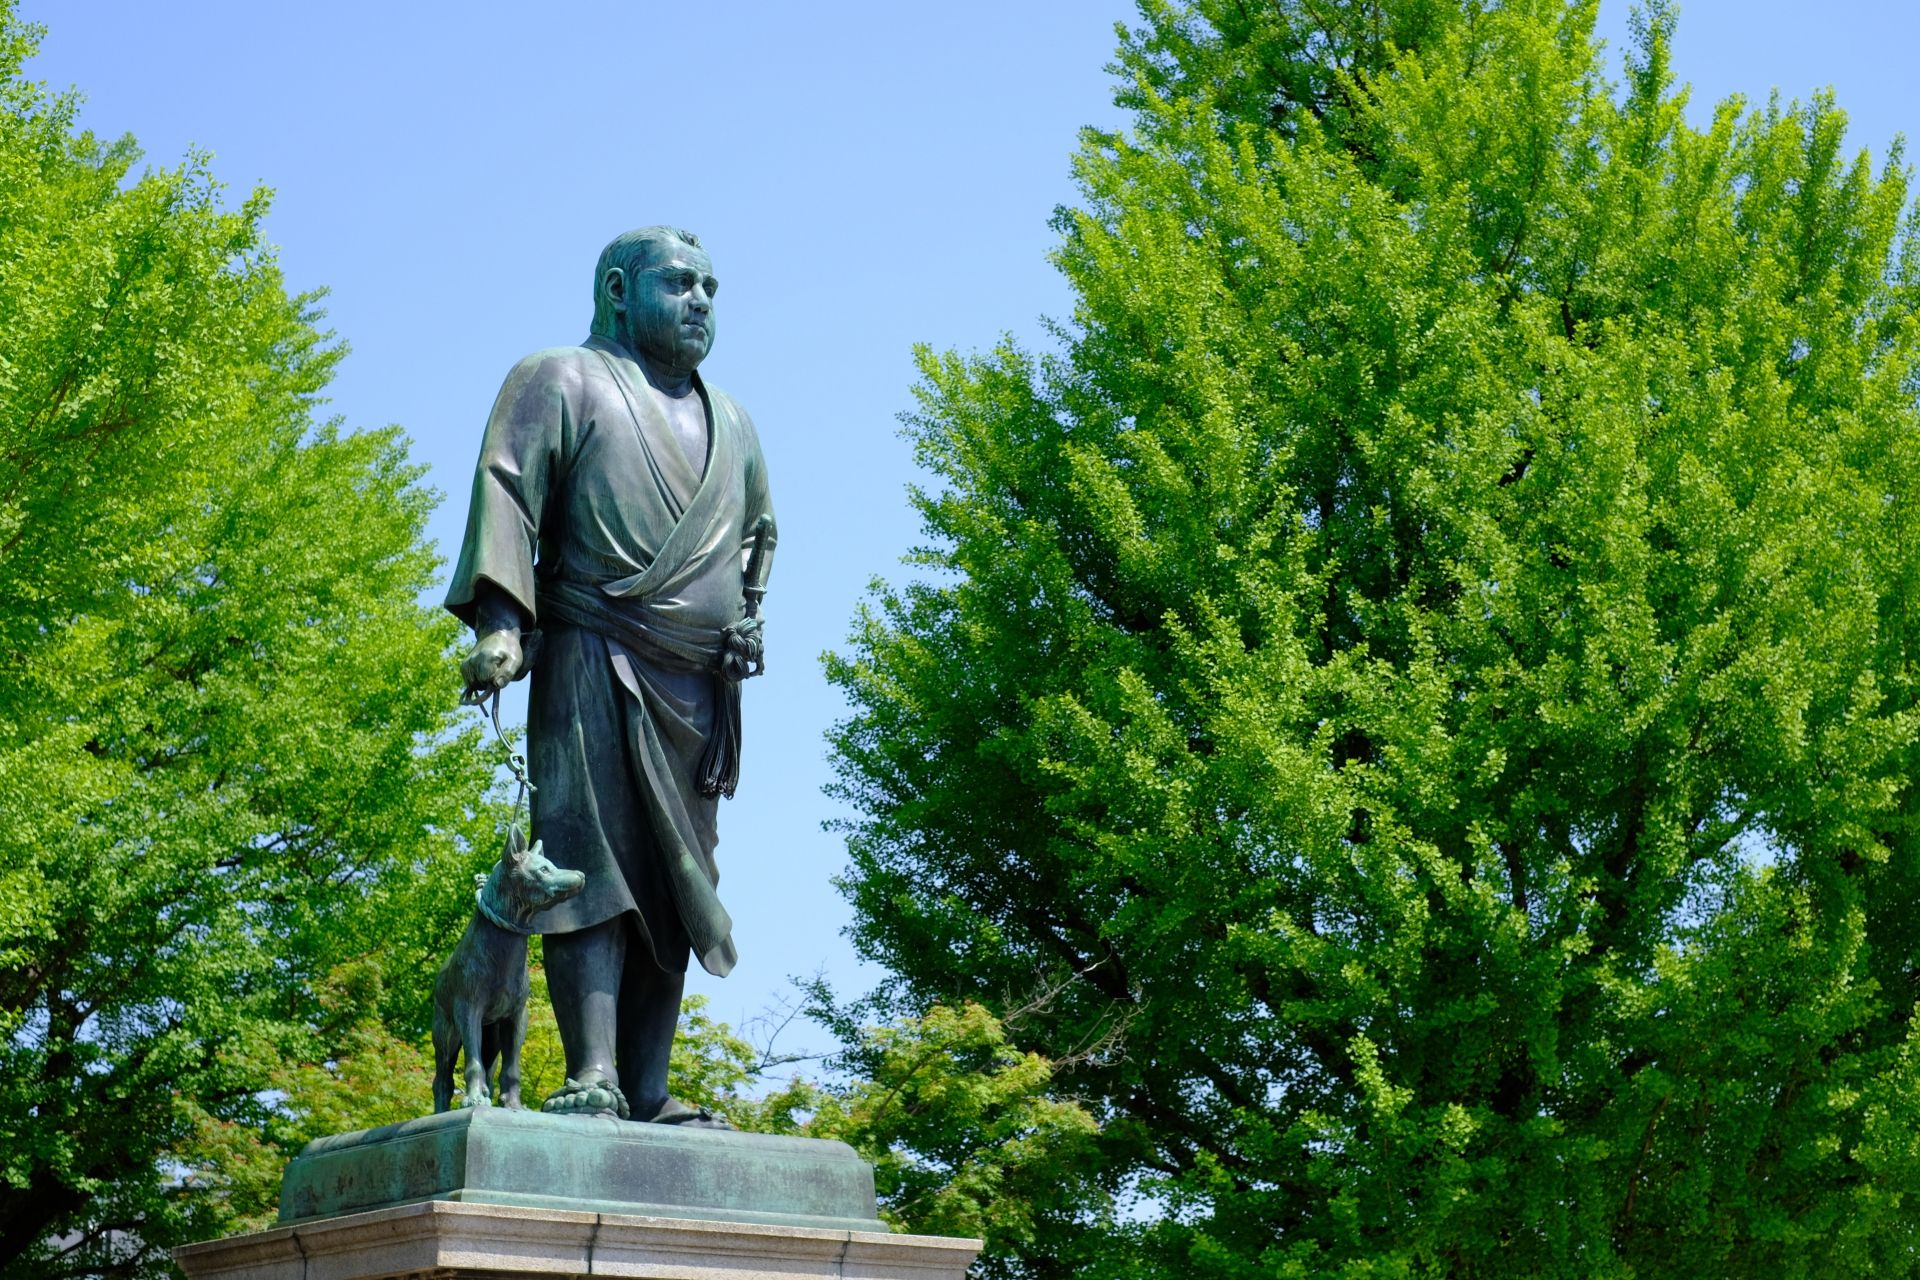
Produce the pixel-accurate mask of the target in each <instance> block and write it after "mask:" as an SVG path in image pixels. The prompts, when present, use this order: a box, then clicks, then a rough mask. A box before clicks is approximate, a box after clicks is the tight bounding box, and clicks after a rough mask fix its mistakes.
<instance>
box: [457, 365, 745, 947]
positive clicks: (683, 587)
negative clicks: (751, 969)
mask: <svg viewBox="0 0 1920 1280" xmlns="http://www.w3.org/2000/svg"><path fill="white" fill-rule="evenodd" d="M694 386H695V389H696V392H697V394H698V395H699V396H700V397H701V399H702V400H703V401H704V402H705V404H706V408H707V421H708V445H707V465H706V470H705V475H704V477H702V475H701V471H700V469H699V467H698V465H697V462H696V461H694V460H691V459H689V458H688V457H687V454H686V451H685V448H684V447H683V446H682V445H681V443H680V439H679V437H678V436H677V435H676V434H675V433H674V431H673V429H672V427H671V425H670V424H669V423H668V422H667V420H666V417H665V415H664V414H663V413H662V412H661V411H660V408H659V407H658V405H657V404H656V403H655V401H654V398H653V396H652V395H651V394H649V391H648V388H647V385H646V375H645V374H644V373H642V372H641V370H640V368H639V366H638V365H637V364H635V363H634V361H633V360H632V359H631V358H630V357H629V356H627V355H626V354H625V353H624V351H623V350H622V348H621V347H619V346H618V345H617V344H615V343H613V342H609V341H606V340H604V339H601V338H590V339H588V341H587V343H586V344H585V345H584V346H580V347H559V348H554V349H551V350H547V351H540V352H536V353H535V354H533V355H531V356H528V357H527V358H526V359H525V360H522V361H521V362H520V363H519V364H518V365H517V366H516V367H515V368H514V370H513V372H512V373H510V374H508V375H507V381H506V385H505V386H503V387H502V388H501V390H500V397H499V399H498V400H497V401H496V402H495V403H494V407H493V413H492V416H491V417H490V418H489V419H488V421H487V430H486V436H485V439H484V440H483V441H482V443H481V447H480V462H479V466H478V468H477V469H476V472H475V475H474V482H473V502H472V506H471V507H470V509H469V511H468V515H467V531H466V538H465V541H464V543H463V545H462V546H461V549H460V561H459V565H458V566H457V567H456V568H455V570H454V573H453V581H452V584H451V586H450V587H449V589H448V592H447V608H449V609H450V610H452V611H453V612H454V613H455V614H456V615H458V616H459V617H460V618H461V619H462V620H463V621H465V622H467V623H469V624H471V623H472V622H473V620H474V610H475V600H474V596H475V590H476V588H477V587H478V585H479V584H480V583H481V582H483V581H484V582H489V583H492V584H493V586H494V587H496V588H497V589H498V590H500V591H502V592H504V593H506V595H507V596H509V597H510V598H512V600H513V601H514V603H515V604H517V605H519V607H520V608H521V610H522V611H523V612H524V613H525V614H526V615H527V617H528V618H529V619H531V620H532V621H531V626H533V627H535V628H538V629H539V630H540V631H541V633H542V641H541V644H540V648H539V653H538V656H537V658H536V659H535V662H534V667H533V675H532V680H533V685H532V691H531V695H530V699H529V704H528V712H527V738H528V741H527V756H528V766H529V771H530V773H531V774H532V778H533V783H534V786H535V787H536V788H537V790H536V791H535V793H534V796H533V803H532V810H533V821H532V826H533V836H534V838H535V839H538V840H542V841H544V842H545V845H546V853H547V856H548V857H550V858H552V859H553V861H554V863H555V864H556V865H558V866H561V867H566V868H570V869H573V870H577V871H582V872H585V873H586V877H587V883H586V887H585V888H584V889H583V890H582V891H581V892H580V894H579V895H578V896H577V897H575V898H572V899H571V900H569V901H567V902H563V903H560V904H558V905H557V906H555V907H553V908H551V909H550V910H548V911H547V912H546V913H545V914H543V915H542V916H541V923H542V926H543V930H544V931H545V932H548V933H567V932H571V931H573V930H576V929H584V928H588V927H589V926H592V925H596V924H599V923H601V922H602V921H605V920H609V919H612V918H613V917H615V916H618V915H621V914H623V913H631V915H632V918H633V920H634V921H635V923H636V924H637V925H638V927H639V930H640V932H641V933H642V934H643V935H644V936H645V938H646V939H647V941H648V943H649V945H650V946H651V948H652V951H653V956H654V959H655V961H656V962H657V963H658V964H659V965H660V966H661V967H662V968H664V969H668V970H671V971H682V970H684V969H685V968H686V966H687V954H688V951H689V949H691V951H692V953H693V954H694V955H696V956H698V957H699V958H700V963H701V964H702V965H703V966H704V967H705V968H706V969H707V970H708V971H709V972H711V973H714V974H719V975H724V974H725V973H726V972H727V971H728V970H730V969H731V968H732V967H733V964H734V961H735V959H736V958H737V956H736V953H735V951H734V947H733V939H732V931H733V922H732V920H731V918H729V916H728V915H727V912H726V908H724V907H723V906H721V905H720V899H719V896H718V894H717V893H716V892H715V887H716V886H717V885H718V883H719V879H720V872H719V868H718V866H717V865H716V863H715V861H714V846H715V845H716V844H717V843H718V838H717V835H716V833H715V824H714V819H715V816H716V811H717V809H718V805H719V800H718V798H717V797H715V796H708V795H703V794H701V790H700V788H699V786H698V785H697V782H696V778H695V774H696V770H697V768H698V765H699V762H700V759H701V756H702V753H703V751H704V749H705V747H706V744H707V738H708V735H709V734H710V733H713V732H714V731H715V729H716V723H715V720H716V712H717V711H719V710H720V707H719V703H720V701H721V698H720V695H719V693H718V692H717V690H716V679H715V676H714V674H713V672H714V670H715V666H716V663H717V659H718V656H719V653H720V649H721V644H722V639H721V632H722V630H723V628H725V627H727V626H729V625H731V624H734V623H737V622H739V621H740V620H741V618H742V617H743V616H745V610H744V597H743V596H742V594H741V592H742V588H743V586H744V562H745V557H746V554H747V551H748V548H749V545H750V542H751V539H752V533H753V530H754V527H755V525H756V524H757V523H758V522H759V520H760V518H761V517H762V516H765V517H767V518H768V529H769V537H768V550H769V552H770V551H771V546H772V537H771V518H772V514H773V512H772V507H771V505H770V504H769V501H768V496H767V476H766V465H765V462H764V460H763V459H762V458H761V455H760V441H759V437H758V436H757V435H756V434H755V433H754V429H753V423H752V421H751V420H750V419H749V418H748V417H747V415H746V412H745V411H744V410H742V409H741V408H740V407H739V406H738V405H736V404H735V403H734V402H733V401H732V400H730V399H729V398H728V397H727V396H725V395H723V394H722V393H721V392H719V391H718V390H716V389H714V388H712V387H708V386H707V385H706V384H705V383H703V382H701V381H700V380H699V378H698V376H697V375H696V376H695V380H694Z"/></svg>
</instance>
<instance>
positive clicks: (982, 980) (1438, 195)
mask: <svg viewBox="0 0 1920 1280" xmlns="http://www.w3.org/2000/svg"><path fill="white" fill-rule="evenodd" d="M1140 12H1141V19H1142V21H1141V25H1140V27H1139V29H1138V30H1135V31H1132V32H1130V33H1126V34H1125V36H1124V39H1123V43H1122V46H1121V51H1120V58H1119V68H1118V70H1119V72H1120V75H1121V89H1120V101H1121V102H1122V103H1123V104H1125V105H1128V106H1130V107H1132V108H1133V109H1134V111H1135V113H1136V114H1135V123H1134V127H1133V129H1132V130H1131V131H1129V132H1127V133H1125V134H1118V135H1097V134H1096V135H1090V136H1089V137H1088V138H1087V140H1086V142H1085V144H1084V146H1083V147H1082V149H1081V151H1080V154H1079V157H1078V160H1077V169H1078V174H1079V180H1080V184H1081V189H1082V193H1083V200H1082V202H1081V204H1080V205H1079V207H1077V208H1074V209H1069V210H1064V211H1062V213H1061V214H1060V215H1059V228H1060V231H1061V234H1062V243H1061V246H1060V249H1059V251H1058V255H1057V261H1058V264H1059V266H1060V269H1061V270H1062V271H1063V272H1065V274H1066V276H1067V278H1068V280H1069V282H1070V283H1071V285H1072V287H1073V288H1074V290H1075V292H1076V295H1077V304H1076V307H1075V311H1074V315H1073V319H1072V323H1071V325H1069V326H1067V327H1066V328H1065V329H1064V330H1063V331H1062V335H1061V336H1062V342H1063V349H1062V350H1061V351H1060V352H1059V353H1058V354H1057V355H1054V356H1045V357H1036V356H1033V355H1029V354H1027V353H1025V352H1023V351H1020V350H1018V349H1016V348H1014V347H1013V346H1011V345H1003V346H1002V347H1000V348H999V349H997V350H995V351H994V352H992V353H991V354H989V355H986V356H981V357H961V356H957V355H940V356H936V355H933V354H927V353H923V355H922V366H921V367H922V372H923V382H922V384H921V387H920V396H921V408H920V410H919V412H918V413H917V414H916V415H914V416H913V417H912V418H911V419H910V422H909V434H910V436H911V438H912V439H913V441H914V443H915V445H916V447H917V450H918V456H919V460H920V462H921V463H922V465H923V466H924V467H925V468H926V470H927V472H928V473H929V475H930V476H931V478H932V479H931V483H930V485H929V486H928V487H927V488H926V489H925V490H923V491H920V492H917V493H915V494H914V497H913V501H914V503H915V505H916V507H917V508H918V510H919V512H920V514H921V517H922V519H923V521H924V524H925V529H926V533H927V539H928V543H927V547H926V549H925V550H924V551H923V552H922V553H920V555H919V556H918V557H917V560H916V565H917V567H918V568H919V569H920V570H922V571H923V572H922V574H921V575H920V576H919V577H917V578H916V579H914V580H911V581H909V582H907V583H906V584H904V585H901V586H898V587H894V588H890V589H882V590H881V591H880V592H879V594H878V596H877V598H876V599H875V601H874V602H873V604H872V606H871V607H870V608H868V609H867V610H866V611H864V612H863V613H862V615H861V617H860V619H859V620H858V622H857V624H856V630H855V633H854V636H853V639H852V641H851V644H850V646H849V647H848V649H847V650H846V651H845V652H844V653H842V654H840V655H838V656H835V657H832V658H830V660H829V671H830V674H831V676H832V678H833V679H834V680H835V681H836V682H837V683H838V684H839V685H840V686H841V687H842V688H843V689H844V690H845V691H846V693H847V695H848V696H849V698H850V699H851V701H852V703H853V707H854V711H853V714H852V715H851V717H850V718H849V719H848V720H847V721H846V722H845V723H844V724H843V725H842V726H841V727H840V728H839V730H838V731H837V733H836V736H835V742H834V745H835V752H836V758H837V761H838V768H839V777H840V788H841V792H842V794H843V795H844V796H845V797H846V798H847V799H848V800H849V801H850V802H851V803H852V804H853V805H854V806H855V807H856V809H857V811H858V814H859V817H858V818H857V820H855V821H854V822H853V823H852V824H851V828H850V849H851V855H852V869H851V871H850V872H849V874H848V876H847V879H846V890H847V893H848V894H849V896H850V898H851V900H852V902H853V905H854V908H855V911H856V913H857V921H858V923H857V926H856V927H857V938H858V942H859V943H860V945H861V946H862V947H863V948H864V949H865V951H866V952H867V953H868V954H869V955H870V956H872V957H873V958H875V959H876V960H878V961H880V962H881V963H883V964H884V965H886V966H887V967H888V968H889V969H890V970H891V971H892V972H893V974H894V975H895V980H894V988H893V989H894V993H895V995H896V996H897V997H898V998H899V999H900V1000H901V1001H902V1002H903V1003H904V1004H905V1005H906V1007H908V1008H909V1009H915V1008H925V1007H927V1006H929V1005H930V1004H932V1003H933V1002H936V1001H945V1002H948V1003H949V1004H958V1003H959V1002H962V1001H966V1000H974V1001H978V1002H979V1003H980V1004H982V1005H983V1006H984V1007H986V1008H989V1009H1004V1008H1005V1007H1006V1006H1007V1004H1008V1003H1009V1002H1019V1001H1021V1000H1023V999H1024V995H1023V993H1025V992H1028V991H1031V990H1032V989H1034V988H1035V987H1036V986H1045V987H1059V988H1060V990H1061V994H1060V995H1059V997H1058V998H1055V999H1053V1000H1051V1001H1049V1002H1048V1003H1047V1004H1046V1005H1045V1007H1044V1008H1043V1009H1042V1010H1041V1011H1040V1012H1039V1013H1037V1014H1035V1015H1034V1016H1032V1017H1029V1018H1026V1019H1024V1020H1023V1021H1022V1022H1021V1023H1020V1024H1019V1025H1018V1026H1017V1027H1016V1028H1015V1030H1014V1032H1013V1037H1014V1041H1015V1044H1016V1045H1017V1047H1018V1048H1019V1049H1021V1050H1023V1051H1033V1052H1038V1053H1040V1054H1042V1055H1045V1056H1046V1057H1048V1058H1050V1059H1053V1060H1055V1061H1056V1062H1057V1063H1059V1064H1061V1065H1060V1067H1059V1069H1058V1070H1057V1071H1056V1072H1055V1073H1054V1075H1053V1077H1052V1080H1051V1082H1050V1084H1049V1088H1050V1089H1052V1090H1053V1091H1054V1093H1055V1095H1056V1096H1058V1097H1061V1098H1066V1097H1074V1098H1078V1099H1081V1100H1083V1101H1084V1102H1085V1103H1086V1105H1087V1106H1088V1107H1089V1108H1091V1109H1092V1111H1093V1112H1094V1114H1095V1115H1096V1116H1097V1118H1098V1119H1099V1120H1100V1122H1101V1127H1100V1132H1099V1134H1098V1137H1097V1139H1096V1145H1097V1149H1098V1153H1099V1158H1098V1168H1097V1170H1096V1174H1097V1177H1096V1181H1098V1183H1099V1184H1100V1185H1102V1186H1104V1187H1105V1188H1106V1189H1107V1191H1108V1193H1109V1194H1115V1195H1120V1196H1126V1195H1128V1194H1130V1193H1131V1194H1137V1196H1138V1198H1137V1199H1136V1200H1135V1202H1134V1212H1132V1213H1130V1214H1121V1215H1118V1216H1115V1215H1113V1214H1105V1213H1098V1212H1093V1211H1092V1210H1090V1209H1083V1210H1081V1211H1078V1212H1075V1213H1065V1214H1060V1215H1055V1216H1054V1217H1053V1218H1051V1219H1049V1220H1047V1221H1046V1222H1045V1223H1043V1224H1042V1229H1040V1230H1038V1231H1037V1232H1035V1233H1033V1234H1032V1236H1031V1238H1029V1239H1026V1240H1020V1241H1016V1242H1014V1243H1013V1245H1012V1246H1011V1249H1010V1252H1008V1253H1005V1254H1003V1255H1001V1256H1000V1257H999V1260H998V1262H997V1264H996V1265H1002V1266H1005V1267H1007V1268H1009V1269H1010V1270H1011V1271H1012V1272H1013V1273H1017V1274H1026V1275H1031V1276H1055V1275H1058V1276H1065V1275H1069V1274H1072V1275H1166V1276H1180V1277H1229V1276H1236V1277H1237V1276H1255V1275H1258V1276H1307V1275H1316V1276H1317V1275H1339V1276H1354V1277H1358V1276H1393V1275H1437V1274H1445V1275H1455V1276H1540V1275H1580V1276H1589V1277H1605V1276H1629V1275H1641V1276H1646V1275H1759V1274H1765V1275H1769V1276H1781V1277H1785V1276H1812V1275H1830V1274H1836V1273H1841V1272H1845V1273H1848V1274H1874V1275H1887V1276H1894V1275H1909V1274H1913V1273H1914V1272H1915V1270H1916V1269H1917V1264H1916V1261H1915V1259H1916V1258H1920V1251H1917V1250H1916V1239H1915V1233H1914V1226H1913V1223H1914V1221H1915V1220H1914V1217H1913V1214H1912V1211H1911V1207H1910V1206H1908V1205H1907V1204H1906V1201H1905V1197H1906V1196H1907V1195H1908V1194H1910V1193H1911V1192H1913V1191H1914V1190H1916V1189H1920V1140H1916V1138H1915V1136H1914V1135H1915V1134H1916V1133H1920V1074H1917V1070H1920V1058H1917V1057H1916V1054H1917V1053H1920V1044H1916V1041H1915V1039H1914V1036H1913V1034H1912V1026H1913V1019H1912V1013H1913V1010H1914V1007H1915V1001H1916V999H1917V998H1920V919H1917V918H1916V906H1917V905H1920V843H1917V842H1916V829H1915V821H1914V818H1915V797H1914V793H1913V789H1912V786H1911V784H1910V781H1909V780H1910V779H1911V778H1912V777H1913V775H1914V772H1915V766H1916V763H1920V762H1917V761H1916V759H1915V742H1916V732H1915V731H1916V694H1917V693H1920V683H1917V682H1916V674H1915V670H1916V668H1915V648H1914V646H1915V641H1916V637H1920V629H1917V628H1920V430H1916V428H1920V414H1917V413H1916V406H1915V391H1916V388H1920V326H1917V325H1916V319H1915V310H1916V302H1917V301H1920V294H1917V293H1916V275H1915V267H1916V257H1915V247H1916V240H1915V238H1914V236H1913V233H1912V226H1911V223H1910V222H1908V221H1907V220H1906V218H1905V210H1906V208H1907V203H1908V175H1907V171H1906V169H1905V168H1904V165H1903V163H1902V161H1901V158H1900V155H1899V153H1898V152H1896V153H1895V154H1894V155H1893V156H1891V157H1890V158H1889V160H1888V162H1887V164H1886V165H1885V167H1884V168H1883V169H1882V170H1880V171H1879V172H1877V173H1876V172H1875V171H1874V170H1873V169H1872V168H1871V167H1870V165H1869V162H1868V160H1867V158H1866V157H1865V156H1864V155H1861V156H1858V157H1849V156H1848V154H1847V153H1846V152H1845V151H1844V149H1843V142H1842V138H1843V132H1844V125H1845V119H1844V117H1843V115H1842V114H1841V113H1840V111H1839V110H1838V109H1837V107H1836V106H1835V105H1834V103H1833V102H1832V101H1831V100H1830V99H1829V98H1827V97H1820V98H1816V99H1815V100H1814V101H1812V102H1811V103H1808V104H1803V105H1794V106H1790V107H1789V106H1781V105H1780V104H1779V103H1777V102H1769V103H1768V104H1767V105H1766V106H1764V107H1762V108H1760V109H1757V110H1750V109H1749V108H1748V107H1747V106H1746V105H1745V104H1744V103H1742V102H1740V101H1738V100H1735V101H1730V102H1727V103H1724V104H1722V105H1720V106H1719V107H1718V108H1717V109H1715V111H1714V112H1713V113H1712V116H1711V119H1710V122H1709V123H1707V124H1706V125H1705V127H1700V128H1696V127H1694V126H1693V125H1690V124H1689V123H1688V122H1687V119H1686V117H1685V115H1684V113H1683V108H1684V105H1685V99H1684V95H1683V94H1681V93H1678V92H1676V91H1675V90H1674V89H1673V87H1672V84H1671V77H1670V74H1669V71H1668V47H1669V41H1670V39H1671V35H1672V31H1673V21H1674V20H1673V15H1672V13H1671V11H1670V10H1669V9H1668V8H1666V7H1665V6H1663V5H1658V4H1656V5H1653V6H1652V7H1650V8H1649V9H1648V10H1646V11H1645V12H1644V13H1643V14H1642V15H1641V17H1640V19H1639V21H1638V25H1637V27H1636V32H1635V38H1634V42H1633V47H1632V49H1631V50H1630V51H1629V53H1628V56H1627V59H1626V64H1625V73H1624V82H1623V83H1620V84H1614V83H1611V82H1610V81H1609V79H1608V78H1607V76H1606V74H1605V71H1604V65H1603V59H1602V55H1601V51H1600V49H1599V47H1598V46H1597V45H1596V42H1595V40H1594V37H1593V27H1594V18H1595V4H1594V3H1593V2H1592V0H1507V2H1503V3H1493V2H1492V0H1268V2H1266V3H1260V4H1251V3H1240V2H1239V0H1190V2H1188V3H1175V2H1174V0H1143V2H1142V4H1141V9H1140ZM1116 1031H1119V1032H1120V1033H1121V1040H1120V1046H1121V1048H1120V1050H1119V1051H1117V1052H1113V1053H1108V1054H1095V1055H1081V1054H1078V1053H1077V1052H1076V1046H1082V1045H1086V1044H1089V1043H1094V1042H1098V1041H1100V1040H1102V1039H1103V1038H1107V1037H1111V1036H1113V1035H1114V1034H1115V1033H1116Z"/></svg>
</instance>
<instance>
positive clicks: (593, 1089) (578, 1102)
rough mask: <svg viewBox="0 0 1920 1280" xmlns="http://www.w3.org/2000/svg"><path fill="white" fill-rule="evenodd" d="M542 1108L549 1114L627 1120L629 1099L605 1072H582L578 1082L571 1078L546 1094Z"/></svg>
mask: <svg viewBox="0 0 1920 1280" xmlns="http://www.w3.org/2000/svg"><path fill="white" fill-rule="evenodd" d="M540 1109H541V1110H542V1111H544V1112H546V1113H547V1114H549V1115H560V1116H613V1117H616V1118H618V1119H621V1120H625V1119H626V1118H627V1099H626V1096H625V1095H624V1094H622V1093H621V1092H620V1086H619V1085H617V1084H615V1083H614V1082H613V1081H612V1080H611V1079H610V1078H609V1077H608V1076H607V1075H606V1074H605V1073H603V1072H599V1071H582V1072H581V1073H580V1078H579V1079H578V1080H572V1079H569V1080H568V1081H567V1082H566V1083H565V1084H563V1085H561V1086H560V1087H559V1088H558V1089H555V1090H554V1091H553V1092H552V1093H550V1094H548V1095H547V1100H546V1101H545V1102H543V1103H541V1104H540Z"/></svg>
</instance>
